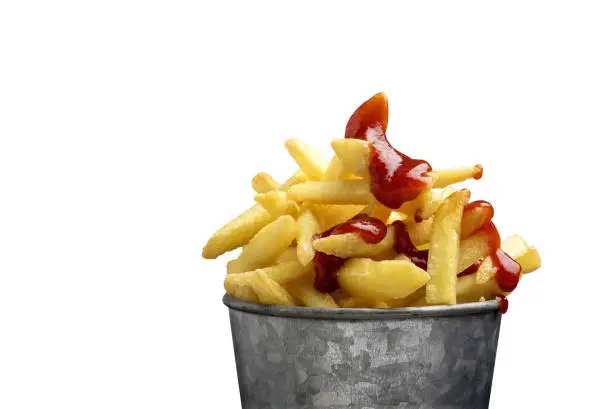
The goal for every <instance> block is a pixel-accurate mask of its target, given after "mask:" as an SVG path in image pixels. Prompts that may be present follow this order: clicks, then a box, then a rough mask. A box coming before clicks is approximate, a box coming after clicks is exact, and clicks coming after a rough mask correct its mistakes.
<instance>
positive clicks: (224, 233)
mask: <svg viewBox="0 0 612 409" xmlns="http://www.w3.org/2000/svg"><path fill="white" fill-rule="evenodd" d="M272 220H274V219H273V217H272V216H271V215H270V213H268V212H267V211H266V209H264V208H263V207H262V206H261V205H260V204H256V205H255V206H253V207H251V208H250V209H248V210H247V211H245V212H244V213H242V214H241V215H240V216H238V217H236V218H235V219H234V220H232V221H230V222H229V223H227V224H226V225H225V226H223V227H221V228H220V229H219V230H218V231H216V232H215V233H214V234H213V235H212V237H211V238H210V239H209V240H208V243H206V246H205V247H204V249H203V250H202V256H203V257H204V258H217V257H218V256H220V255H221V254H223V253H225V252H227V251H230V250H234V249H235V248H238V247H240V246H244V245H245V244H246V243H248V242H249V240H251V239H252V238H253V236H255V234H256V233H257V232H258V231H259V230H261V228H263V227H264V226H266V225H267V224H268V223H270V222H271V221H272Z"/></svg>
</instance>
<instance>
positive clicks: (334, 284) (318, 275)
mask: <svg viewBox="0 0 612 409" xmlns="http://www.w3.org/2000/svg"><path fill="white" fill-rule="evenodd" d="M347 233H357V234H358V235H359V236H360V237H361V238H362V239H363V241H365V242H366V243H370V244H376V243H379V242H380V241H382V239H384V238H385V236H386V235H387V226H386V225H385V223H384V222H383V221H382V220H380V219H377V218H375V217H371V216H368V215H367V214H362V213H360V214H358V215H356V216H355V217H353V218H352V219H350V220H348V221H346V222H344V223H341V224H338V225H336V226H334V227H332V228H330V229H328V230H326V231H324V232H322V233H319V234H316V235H315V236H314V237H313V240H316V239H321V238H323V237H329V236H333V235H338V234H347ZM345 261H346V260H345V259H343V258H342V257H336V256H333V255H331V254H325V253H322V252H320V251H316V252H315V256H314V260H313V264H314V270H315V281H314V287H315V288H316V289H317V290H318V291H320V292H322V293H331V292H333V291H335V290H337V289H338V288H339V287H340V285H339V283H338V271H339V270H340V268H341V267H342V265H343V264H344V262H345Z"/></svg>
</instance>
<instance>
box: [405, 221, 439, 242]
mask: <svg viewBox="0 0 612 409" xmlns="http://www.w3.org/2000/svg"><path fill="white" fill-rule="evenodd" d="M406 230H407V231H408V235H409V236H410V240H412V243H413V244H414V245H415V246H422V245H423V244H426V243H429V239H430V238H431V232H432V231H433V217H431V218H429V219H425V220H422V221H420V222H418V223H416V222H409V220H406Z"/></svg>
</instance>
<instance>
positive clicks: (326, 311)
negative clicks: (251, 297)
mask: <svg viewBox="0 0 612 409" xmlns="http://www.w3.org/2000/svg"><path fill="white" fill-rule="evenodd" d="M223 304H225V305H226V306H227V307H228V308H229V309H230V310H238V311H243V312H248V313H252V314H259V315H268V316H275V317H287V318H310V319H322V320H364V321H365V320H387V319H405V318H419V317H451V316H457V315H474V314H485V313H489V312H493V311H495V312H498V311H499V304H498V302H497V301H495V300H491V301H483V302H473V303H464V304H455V305H432V306H427V307H404V308H311V307H292V306H285V305H264V304H256V303H252V302H247V301H243V300H239V299H237V298H234V297H232V296H230V295H228V294H225V295H224V296H223Z"/></svg>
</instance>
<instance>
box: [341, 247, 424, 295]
mask: <svg viewBox="0 0 612 409" xmlns="http://www.w3.org/2000/svg"><path fill="white" fill-rule="evenodd" d="M338 281H339V283H340V287H341V288H342V289H344V290H345V291H346V292H348V293H349V294H351V295H352V296H354V297H358V298H365V299H369V300H375V301H386V300H390V299H396V298H403V297H406V296H408V295H410V294H412V293H413V292H415V291H416V290H418V289H419V288H420V287H422V286H424V285H425V284H426V283H427V282H428V281H429V275H428V274H427V272H426V271H424V270H422V269H420V268H419V267H417V266H416V265H415V264H414V263H412V262H411V261H410V260H408V259H405V260H385V261H373V260H370V259H368V258H353V259H350V260H348V261H347V262H346V263H344V265H343V266H342V268H340V271H339V272H338Z"/></svg>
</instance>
